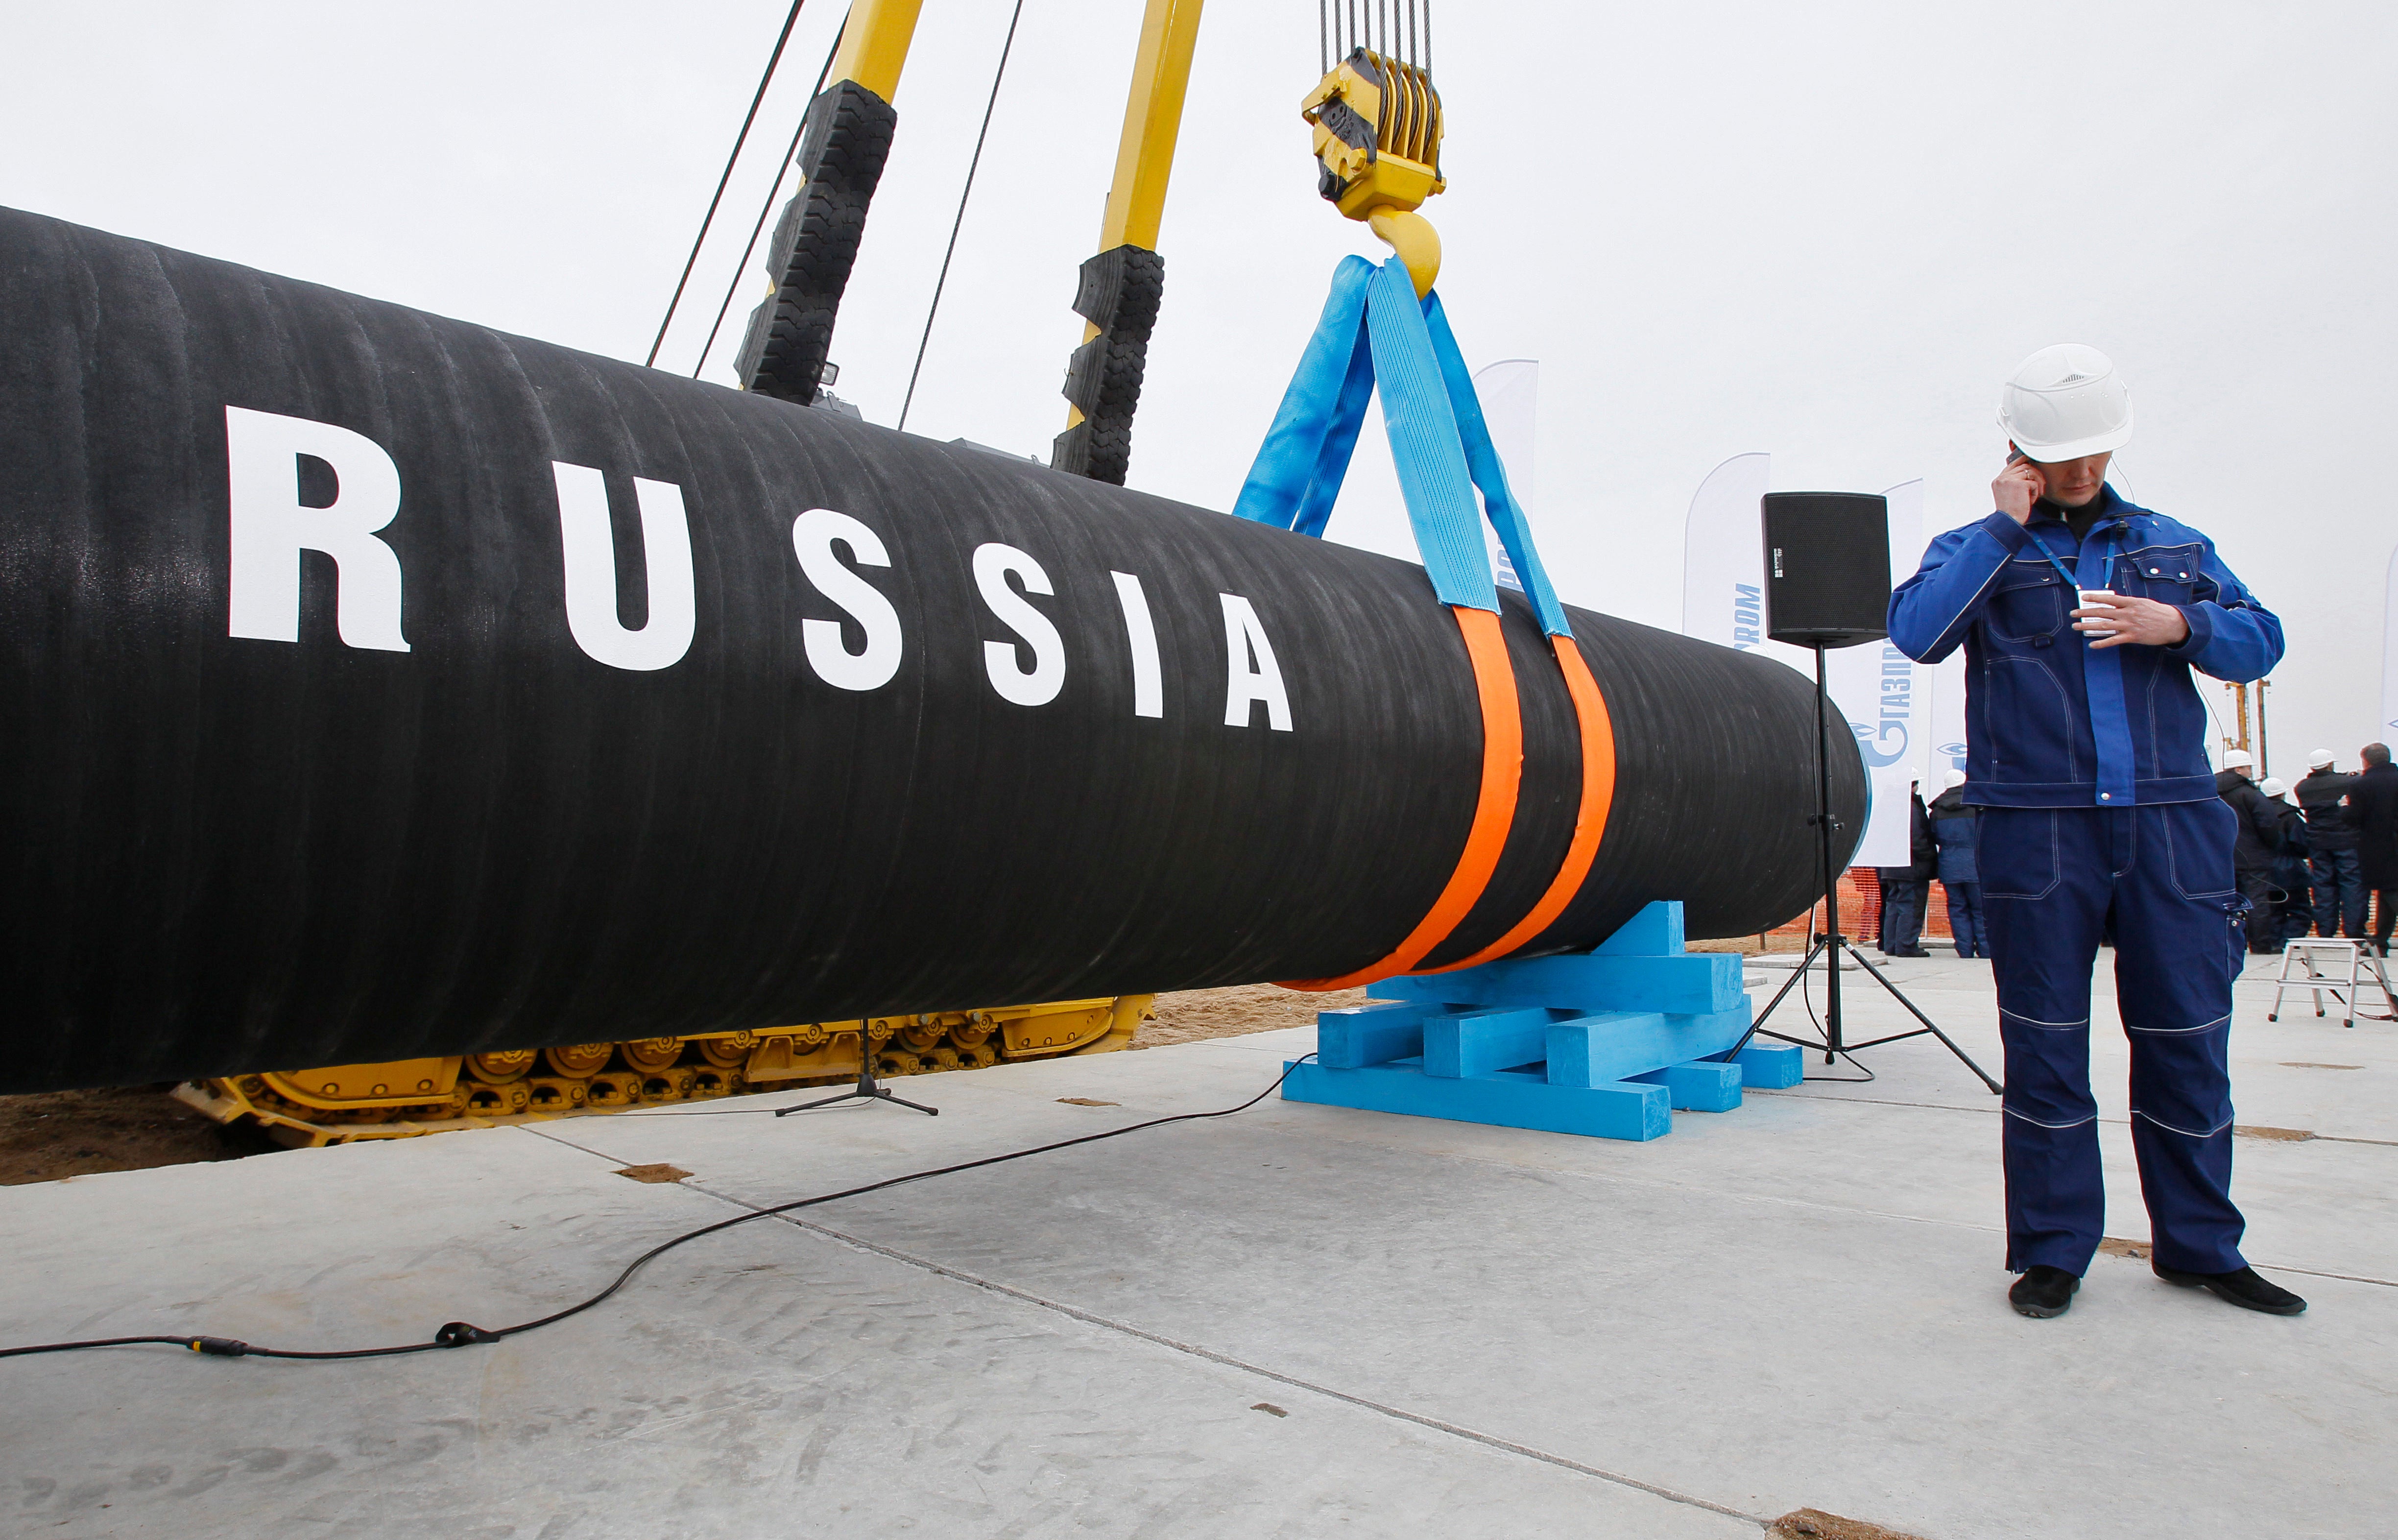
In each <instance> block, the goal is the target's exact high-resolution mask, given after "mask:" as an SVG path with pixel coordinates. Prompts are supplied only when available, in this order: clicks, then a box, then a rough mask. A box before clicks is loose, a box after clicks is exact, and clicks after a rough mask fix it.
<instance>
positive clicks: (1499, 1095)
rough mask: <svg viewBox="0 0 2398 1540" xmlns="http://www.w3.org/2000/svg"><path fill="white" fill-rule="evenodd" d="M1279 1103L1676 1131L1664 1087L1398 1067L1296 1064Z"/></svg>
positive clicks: (1628, 1134)
mask: <svg viewBox="0 0 2398 1540" xmlns="http://www.w3.org/2000/svg"><path fill="white" fill-rule="evenodd" d="M1282 1095H1283V1100H1284V1101H1309V1102H1314V1103H1316V1104H1318V1105H1321V1106H1327V1107H1354V1108H1357V1109H1359V1110H1361V1111H1364V1112H1374V1113H1399V1114H1405V1115H1407V1116H1410V1117H1440V1118H1447V1119H1449V1120H1450V1121H1452V1122H1459V1123H1490V1124H1496V1125H1497V1126H1499V1127H1501V1128H1537V1129H1540V1130H1542V1131H1543V1132H1545V1133H1557V1134H1583V1135H1585V1136H1589V1137H1593V1138H1597V1139H1632V1140H1649V1139H1656V1138H1658V1137H1660V1136H1661V1135H1663V1134H1664V1133H1665V1132H1667V1131H1668V1130H1669V1129H1671V1128H1673V1118H1674V1114H1673V1113H1672V1111H1671V1110H1670V1108H1669V1106H1668V1101H1669V1093H1668V1091H1667V1090H1666V1088H1665V1087H1664V1086H1653V1085H1643V1084H1639V1083H1637V1082H1631V1083H1618V1084H1616V1085H1612V1086H1588V1087H1577V1086H1552V1085H1550V1084H1549V1083H1548V1082H1547V1081H1546V1080H1543V1078H1542V1077H1541V1076H1539V1075H1537V1074H1512V1073H1502V1074H1491V1075H1483V1076H1476V1077H1471V1078H1465V1079H1457V1080H1450V1079H1443V1078H1440V1077H1438V1076H1435V1075H1428V1074H1422V1073H1421V1071H1419V1070H1417V1069H1415V1068H1413V1067H1412V1066H1406V1065H1399V1064H1376V1065H1371V1066H1368V1067H1367V1068H1365V1069H1357V1070H1335V1069H1327V1068H1326V1067H1324V1066H1323V1065H1321V1064H1294V1065H1292V1066H1290V1074H1289V1077H1288V1078H1287V1079H1286V1080H1284V1081H1283V1083H1282Z"/></svg>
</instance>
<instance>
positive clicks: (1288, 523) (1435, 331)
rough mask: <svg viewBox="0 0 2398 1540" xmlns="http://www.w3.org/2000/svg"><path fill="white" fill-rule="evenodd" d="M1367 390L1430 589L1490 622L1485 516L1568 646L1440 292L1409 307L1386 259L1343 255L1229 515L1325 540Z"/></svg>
mask: <svg viewBox="0 0 2398 1540" xmlns="http://www.w3.org/2000/svg"><path fill="white" fill-rule="evenodd" d="M1377 385H1380V387H1381V396H1382V426H1383V430H1384V431H1385V432H1386V433H1387V434H1388V435H1389V436H1390V440H1391V460H1392V463H1393V464H1394V466H1396V467H1397V470H1398V477H1399V490H1400V493H1402V495H1403V496H1404V497H1405V498H1406V500H1407V506H1408V523H1409V525H1410V526H1411V527H1412V528H1413V529H1414V531H1415V537H1416V549H1417V550H1418V551H1420V552H1421V554H1422V556H1423V561H1424V571H1425V573H1426V574H1427V575H1429V576H1430V577H1431V579H1432V586H1433V591H1434V593H1435V594H1437V595H1438V596H1439V598H1440V601H1441V602H1442V603H1444V604H1461V605H1463V606H1465V607H1466V608H1468V609H1475V610H1489V611H1491V612H1492V613H1494V614H1496V613H1497V612H1498V609H1499V590H1498V588H1497V586H1496V585H1495V584H1494V582H1493V581H1492V578H1491V574H1490V560H1489V548H1488V547H1486V546H1485V545H1484V543H1483V539H1482V519H1483V517H1484V516H1485V514H1486V513H1487V515H1488V516H1489V520H1490V523H1491V527H1492V528H1493V529H1495V530H1497V531H1498V533H1499V543H1500V546H1501V547H1502V549H1504V550H1505V551H1506V553H1507V557H1508V560H1509V561H1512V562H1514V563H1515V567H1516V576H1517V578H1518V580H1519V581H1521V583H1522V584H1523V587H1524V595H1525V597H1526V598H1527V599H1529V600H1530V601H1531V604H1532V611H1533V613H1534V614H1535V615H1538V616H1539V617H1540V621H1541V628H1542V629H1543V631H1545V632H1547V633H1548V634H1549V635H1551V636H1571V635H1572V634H1573V629H1572V628H1571V627H1570V626H1569V625H1568V624H1567V622H1566V613H1565V606H1563V605H1562V604H1560V603H1558V602H1557V596H1556V591H1555V590H1554V589H1553V588H1550V586H1549V578H1548V574H1547V573H1546V572H1545V571H1544V570H1543V568H1542V566H1541V558H1540V553H1539V552H1538V551H1537V550H1535V549H1534V548H1533V546H1532V533H1531V529H1530V527H1529V525H1528V524H1527V523H1526V522H1525V520H1524V510H1523V508H1522V507H1520V506H1519V505H1518V504H1517V503H1516V498H1515V495H1514V493H1511V492H1509V491H1508V488H1507V472H1506V468H1505V467H1504V466H1502V465H1501V464H1500V460H1499V452H1498V451H1497V449H1495V448H1494V447H1493V446H1492V444H1491V442H1490V430H1489V426H1488V425H1487V424H1485V423H1484V421H1483V418H1482V403H1481V401H1480V400H1479V399H1477V398H1476V397H1475V393H1474V378H1473V376H1472V375H1471V374H1469V373H1468V372H1467V371H1466V368H1465V358H1464V355H1463V354H1462V353H1461V352H1459V350H1458V346H1457V338H1456V337H1455V335H1454V334H1453V333H1451V332H1450V331H1449V328H1448V317H1447V316H1446V315H1445V314H1444V313H1443V311H1442V309H1441V304H1440V296H1439V295H1438V294H1434V295H1432V296H1430V297H1429V298H1427V299H1425V300H1423V301H1421V302H1419V301H1418V300H1417V299H1416V294H1415V286H1414V284H1413V283H1412V282H1410V281H1409V279H1408V271H1407V267H1406V265H1405V264H1404V263H1401V262H1400V261H1399V260H1398V259H1397V258H1396V257H1394V258H1392V259H1391V260H1390V261H1389V262H1387V263H1383V264H1382V265H1381V266H1380V267H1377V266H1375V265H1374V264H1373V263H1369V262H1367V261H1366V260H1365V259H1364V258H1362V257H1349V258H1346V259H1344V260H1343V261H1342V262H1341V263H1340V267H1339V269H1338V270H1336V271H1335V272H1334V274H1333V276H1332V293H1331V297H1330V298H1329V299H1327V301H1326V302H1325V305H1324V316H1323V318H1322V319H1321V320H1319V321H1318V322H1317V323H1316V328H1315V334H1314V336H1312V337H1310V338H1309V339H1308V343H1307V347H1306V349H1305V351H1303V352H1302V353H1301V354H1300V361H1299V368H1298V370H1297V371H1296V372H1295V373H1293V375H1292V376H1291V382H1290V388H1289V389H1288V390H1287V391H1285V392H1284V393H1283V399H1282V406H1281V409H1280V410H1279V411H1277V412H1275V413H1274V420H1273V426H1272V427H1271V428H1269V429H1268V430H1267V432H1266V438H1265V442H1264V443H1263V444H1262V445H1260V448H1259V450H1258V457H1257V461H1256V463H1255V464H1253V465H1252V466H1250V467H1249V477H1248V480H1247V481H1246V483H1244V484H1243V486H1242V488H1241V495H1240V499H1239V501H1237V502H1236V503H1234V504H1233V514H1234V516H1236V517H1238V518H1242V519H1249V520H1256V521H1257V522H1259V523H1261V524H1272V525H1273V526H1274V527H1276V528H1277V529H1286V530H1292V531H1295V532H1296V533H1298V534H1310V535H1320V534H1323V533H1324V526H1325V523H1326V521H1327V520H1328V519H1330V517H1331V515H1332V505H1333V502H1334V500H1335V499H1336V498H1338V497H1339V495H1340V482H1341V480H1342V478H1343V477H1345V476H1346V475H1347V474H1348V470H1349V459H1350V456H1351V455H1352V454H1353V453H1354V452H1355V450H1356V447H1357V434H1358V431H1359V429H1360V428H1361V427H1362V426H1363V425H1364V423H1365V420H1366V402H1367V399H1368V398H1369V397H1370V396H1371V395H1372V394H1373V392H1374V389H1375V387H1376V386H1377ZM1477 489H1478V490H1479V492H1480V493H1481V507H1479V508H1477V507H1476V506H1475V492H1476V490H1477Z"/></svg>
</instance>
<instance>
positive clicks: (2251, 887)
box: [2215, 749, 2282, 953]
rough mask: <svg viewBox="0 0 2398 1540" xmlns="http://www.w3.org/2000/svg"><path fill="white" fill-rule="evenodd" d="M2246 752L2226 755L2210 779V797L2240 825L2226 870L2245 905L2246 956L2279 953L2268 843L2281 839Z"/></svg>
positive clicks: (2278, 822)
mask: <svg viewBox="0 0 2398 1540" xmlns="http://www.w3.org/2000/svg"><path fill="white" fill-rule="evenodd" d="M2256 763H2257V762H2256V761H2255V760H2254V759H2252V758H2251V757H2250V756H2249V753H2248V750H2245V749H2227V750H2224V753H2223V768H2222V770H2221V771H2220V772H2218V773H2217V774H2216V777H2215V794H2216V796H2218V797H2221V798H2222V799H2223V800H2224V801H2225V802H2226V803H2228V804H2230V807H2231V811H2232V813H2233V814H2234V815H2236V816H2237V817H2238V818H2239V819H2240V827H2239V830H2238V831H2237V832H2236V833H2235V834H2234V835H2233V843H2232V846H2231V870H2232V872H2233V874H2234V875H2235V876H2236V877H2237V878H2238V880H2239V883H2240V896H2241V897H2242V898H2245V899H2247V900H2248V950H2249V951H2250V952H2269V953H2270V952H2279V951H2281V950H2282V943H2281V941H2280V939H2279V933H2278V931H2277V929H2276V925H2275V921H2274V919H2273V898H2272V893H2273V843H2274V842H2275V841H2276V840H2278V839H2279V838H2281V832H2282V820H2281V818H2280V817H2279V816H2278V815H2276V814H2273V813H2270V812H2268V811H2267V810H2266V807H2265V794H2264V793H2263V792H2261V791H2259V790H2257V783H2256V782H2255V781H2253V780H2251V779H2250V778H2249V771H2250V769H2251V767H2253V766H2254V765H2255V764H2256Z"/></svg>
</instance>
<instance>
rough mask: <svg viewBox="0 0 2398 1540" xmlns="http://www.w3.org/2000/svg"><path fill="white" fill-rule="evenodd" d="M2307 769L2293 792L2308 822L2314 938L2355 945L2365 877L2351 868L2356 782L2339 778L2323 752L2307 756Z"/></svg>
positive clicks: (2328, 753) (2361, 918) (2328, 755)
mask: <svg viewBox="0 0 2398 1540" xmlns="http://www.w3.org/2000/svg"><path fill="white" fill-rule="evenodd" d="M2307 764H2308V766H2309V768H2308V770H2307V773H2306V774H2305V775H2303V776H2301V777H2298V784H2297V788H2296V790H2297V801H2298V811H2299V812H2300V813H2303V814H2304V815H2306V820H2307V856H2308V862H2307V864H2308V868H2309V875H2310V878H2311V882H2310V886H2311V887H2312V888H2313V890H2314V917H2315V933H2316V934H2317V935H2319V936H2345V937H2348V938H2349V939H2351V940H2354V939H2358V938H2360V937H2362V936H2363V935H2364V870H2363V869H2362V868H2361V867H2359V866H2358V865H2357V864H2356V863H2357V852H2356V820H2355V818H2354V817H2351V816H2350V812H2349V808H2348V791H2349V788H2351V787H2352V786H2354V785H2355V784H2356V777H2354V776H2343V775H2341V774H2340V773H2339V771H2338V769H2337V767H2335V766H2334V765H2333V763H2332V753H2331V750H2328V749H2318V750H2315V751H2314V752H2313V753H2311V754H2309V755H2308V756H2307Z"/></svg>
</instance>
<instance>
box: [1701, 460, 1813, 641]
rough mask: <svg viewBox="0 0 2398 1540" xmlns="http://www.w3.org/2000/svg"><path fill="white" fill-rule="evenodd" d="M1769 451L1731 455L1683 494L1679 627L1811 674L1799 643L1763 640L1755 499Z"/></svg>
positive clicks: (1761, 551)
mask: <svg viewBox="0 0 2398 1540" xmlns="http://www.w3.org/2000/svg"><path fill="white" fill-rule="evenodd" d="M1771 468H1772V460H1771V457H1770V456H1767V455H1764V454H1735V455H1733V456H1732V457H1731V459H1729V460H1726V461H1725V462H1724V463H1723V464H1722V465H1719V466H1717V467H1716V468H1715V469H1713V470H1711V471H1709V472H1708V473H1707V479H1706V480H1704V481H1702V482H1700V483H1699V490H1698V491H1697V492H1696V493H1692V494H1691V512H1690V517H1689V519H1688V520H1687V521H1686V522H1685V523H1684V525H1683V530H1682V634H1683V635H1684V636H1694V637H1697V638H1698V639H1699V640H1701V641H1702V642H1716V643H1717V644H1718V645H1720V646H1725V647H1737V648H1739V649H1740V650H1741V651H1742V652H1745V653H1752V652H1753V653H1760V654H1762V655H1765V656H1767V657H1772V658H1776V659H1778V660H1780V661H1781V662H1784V663H1786V664H1788V665H1789V666H1790V667H1791V668H1793V669H1798V670H1799V672H1800V673H1802V674H1805V675H1806V676H1807V677H1808V678H1809V679H1812V678H1814V677H1815V659H1814V657H1813V656H1812V655H1811V654H1809V653H1808V651H1807V650H1806V649H1805V648H1803V647H1792V646H1788V645H1785V643H1783V642H1768V641H1766V640H1765V525H1764V510H1763V507H1762V504H1763V501H1764V498H1765V490H1766V476H1767V473H1768V471H1769V470H1770V469H1771Z"/></svg>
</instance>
